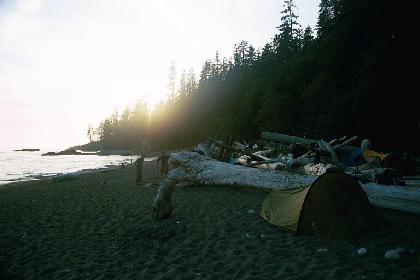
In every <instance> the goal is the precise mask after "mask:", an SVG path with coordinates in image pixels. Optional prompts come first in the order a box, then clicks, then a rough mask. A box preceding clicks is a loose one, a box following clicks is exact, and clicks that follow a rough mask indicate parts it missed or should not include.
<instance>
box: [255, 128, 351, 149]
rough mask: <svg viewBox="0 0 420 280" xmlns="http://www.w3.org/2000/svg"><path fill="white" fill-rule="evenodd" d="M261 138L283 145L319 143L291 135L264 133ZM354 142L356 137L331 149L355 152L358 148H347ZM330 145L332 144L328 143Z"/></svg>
mask: <svg viewBox="0 0 420 280" xmlns="http://www.w3.org/2000/svg"><path fill="white" fill-rule="evenodd" d="M261 138H262V139H264V140H268V141H273V142H280V143H283V144H296V143H300V144H303V145H310V144H318V142H319V141H318V140H314V139H308V138H302V137H297V136H291V135H286V134H280V133H272V132H266V131H265V132H263V133H261ZM342 139H343V138H342ZM356 140H357V136H353V137H352V138H350V139H348V140H346V141H345V142H343V143H342V144H339V145H336V146H335V147H333V149H334V150H343V151H348V152H354V151H357V150H358V148H356V147H352V146H348V144H351V143H353V142H354V141H356ZM330 144H334V142H333V143H330Z"/></svg>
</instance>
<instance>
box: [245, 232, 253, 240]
mask: <svg viewBox="0 0 420 280" xmlns="http://www.w3.org/2000/svg"><path fill="white" fill-rule="evenodd" d="M246 238H248V239H254V238H252V236H251V234H249V233H247V234H246Z"/></svg>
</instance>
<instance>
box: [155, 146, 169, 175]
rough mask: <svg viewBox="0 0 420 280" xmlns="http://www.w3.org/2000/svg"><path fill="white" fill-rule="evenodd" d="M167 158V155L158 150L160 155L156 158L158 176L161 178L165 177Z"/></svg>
mask: <svg viewBox="0 0 420 280" xmlns="http://www.w3.org/2000/svg"><path fill="white" fill-rule="evenodd" d="M168 160H169V155H167V154H166V153H165V152H160V155H159V157H158V159H157V164H158V169H159V177H160V178H161V179H163V178H165V176H166V175H167V174H168Z"/></svg>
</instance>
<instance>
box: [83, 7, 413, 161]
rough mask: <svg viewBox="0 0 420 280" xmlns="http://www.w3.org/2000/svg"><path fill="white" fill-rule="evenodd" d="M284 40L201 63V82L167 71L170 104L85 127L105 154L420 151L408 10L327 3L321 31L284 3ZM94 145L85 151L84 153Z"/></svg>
mask: <svg viewBox="0 0 420 280" xmlns="http://www.w3.org/2000/svg"><path fill="white" fill-rule="evenodd" d="M279 5H282V12H281V14H280V15H279V26H278V27H277V29H278V33H277V34H276V35H275V36H274V38H272V40H271V41H270V42H267V43H266V44H265V46H264V47H263V48H261V49H257V48H255V47H253V46H252V45H250V44H249V43H248V42H247V41H241V42H238V43H237V44H236V45H235V46H234V48H233V54H232V57H229V58H224V57H223V58H222V57H220V56H219V54H218V53H217V52H216V54H215V56H214V57H213V58H211V59H208V60H206V61H205V62H204V64H203V67H202V70H201V73H200V75H199V77H195V74H194V72H193V71H192V70H191V71H188V72H187V71H182V72H181V75H180V79H179V81H177V80H176V78H175V73H176V65H175V64H174V63H173V64H172V65H171V66H170V67H169V75H168V98H167V99H166V100H165V101H164V102H161V103H160V104H158V105H157V106H156V107H155V108H154V110H153V111H150V110H149V108H148V106H147V104H146V103H145V102H143V101H139V102H137V103H136V104H135V105H134V106H133V107H128V108H126V109H125V110H124V111H122V112H121V113H119V112H117V111H116V112H114V113H112V114H111V115H110V116H109V117H108V118H106V119H104V120H103V121H102V122H101V123H100V125H99V126H98V127H89V129H88V136H89V139H90V141H91V145H94V146H99V147H100V148H101V149H121V148H125V149H127V148H131V149H135V148H137V149H140V150H151V151H153V150H163V149H174V148H180V147H188V146H191V145H194V144H196V143H198V142H200V141H203V140H206V139H207V137H213V138H218V139H221V140H223V139H224V138H225V137H227V136H233V137H234V138H236V139H241V140H242V139H248V140H250V139H257V138H259V137H260V135H261V132H262V131H271V132H278V133H284V134H290V135H297V136H301V137H310V138H315V139H320V138H323V139H333V138H337V137H341V136H344V135H347V136H353V135H358V136H359V137H361V138H369V139H370V140H371V141H372V142H373V144H374V146H375V149H378V150H382V151H398V152H412V153H418V150H419V149H418V147H417V145H418V143H420V142H419V140H420V139H419V135H420V133H419V129H420V120H419V118H418V114H416V108H415V107H416V103H415V102H414V96H415V94H414V92H413V90H409V84H410V81H409V75H408V74H407V71H406V69H407V66H405V63H406V62H407V61H406V59H405V58H403V57H405V56H406V55H407V54H406V52H407V49H406V46H407V42H406V38H405V35H404V31H405V26H404V20H403V17H404V12H403V7H402V6H403V5H402V4H399V3H397V2H395V1H387V0H386V1H383V0H321V2H320V5H319V12H318V21H317V25H316V28H315V30H312V29H311V28H310V27H302V26H301V25H300V24H299V19H298V16H297V12H298V11H297V9H296V6H295V4H294V2H293V0H285V1H284V2H283V3H279ZM87 146H89V145H87Z"/></svg>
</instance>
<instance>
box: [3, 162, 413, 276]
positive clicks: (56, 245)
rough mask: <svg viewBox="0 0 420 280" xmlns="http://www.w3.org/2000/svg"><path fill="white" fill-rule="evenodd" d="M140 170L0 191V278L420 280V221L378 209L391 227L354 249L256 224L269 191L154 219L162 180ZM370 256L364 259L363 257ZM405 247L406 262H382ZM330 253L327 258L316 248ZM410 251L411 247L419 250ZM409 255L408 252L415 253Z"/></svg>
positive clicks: (209, 193) (201, 192) (228, 195)
mask: <svg viewBox="0 0 420 280" xmlns="http://www.w3.org/2000/svg"><path fill="white" fill-rule="evenodd" d="M154 172H155V171H154V170H148V171H146V172H145V176H146V178H145V183H144V184H143V185H135V169H134V167H133V166H128V167H126V168H124V169H121V170H105V171H101V172H95V173H92V174H84V175H81V176H78V177H77V178H71V180H62V181H60V180H54V179H45V180H41V181H36V182H26V183H15V184H10V185H6V186H4V187H3V188H2V189H0V279H418V276H419V275H420V255H419V252H420V246H419V245H420V217H419V216H416V215H411V214H407V213H402V212H396V211H389V210H388V211H385V210H378V212H379V214H380V216H381V217H383V218H384V219H386V221H388V226H387V227H386V228H385V229H383V230H382V231H381V232H380V234H378V235H376V236H373V237H369V238H368V239H366V240H365V241H361V242H359V243H357V244H351V243H348V242H345V241H336V240H330V241H319V240H317V239H316V238H314V237H297V236H293V235H291V234H289V233H287V232H283V231H281V230H279V229H277V228H275V227H272V226H270V225H268V224H267V223H266V222H265V221H263V220H262V219H261V218H260V216H259V210H260V208H261V204H262V202H263V200H264V197H265V195H266V194H265V193H264V192H257V191H246V190H241V189H234V188H229V187H216V186H196V187H183V188H178V189H177V190H176V191H175V193H174V197H173V199H174V201H173V204H174V210H175V211H174V212H175V213H174V215H173V216H172V217H171V218H169V219H167V220H163V221H155V219H154V216H153V213H152V209H151V208H152V203H153V199H154V196H155V194H156V192H157V187H158V180H157V179H153V178H151V177H154V175H153V174H155V173H154ZM361 247H365V248H367V250H368V252H367V254H366V255H363V256H359V255H358V254H357V250H358V249H359V248H361ZM396 247H402V248H403V249H404V251H403V252H402V253H401V258H400V259H396V260H390V259H385V258H384V254H385V252H386V251H387V250H390V249H394V248H396ZM325 248H326V249H327V250H321V251H319V249H325ZM412 249H415V251H414V252H413V251H412ZM410 250H411V252H410Z"/></svg>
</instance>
